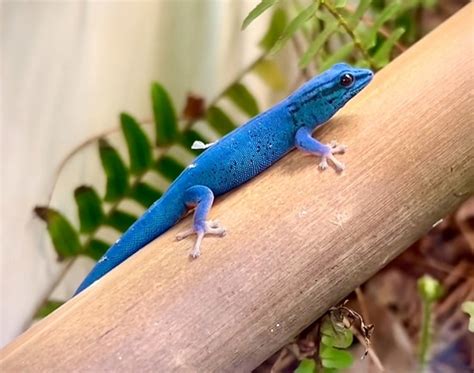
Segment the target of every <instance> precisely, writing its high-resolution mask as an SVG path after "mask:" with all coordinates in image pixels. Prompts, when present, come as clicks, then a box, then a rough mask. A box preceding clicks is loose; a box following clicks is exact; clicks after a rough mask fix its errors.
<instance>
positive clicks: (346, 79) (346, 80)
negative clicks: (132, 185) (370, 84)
mask: <svg viewBox="0 0 474 373" xmlns="http://www.w3.org/2000/svg"><path fill="white" fill-rule="evenodd" d="M340 83H341V85H342V86H343V87H346V88H347V87H350V86H351V85H352V84H354V75H352V74H348V73H346V74H344V75H343V76H341V81H340Z"/></svg>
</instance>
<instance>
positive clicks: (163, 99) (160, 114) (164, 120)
mask: <svg viewBox="0 0 474 373" xmlns="http://www.w3.org/2000/svg"><path fill="white" fill-rule="evenodd" d="M151 101H152V104H153V114H154V118H155V131H156V145H170V144H172V143H173V142H174V141H175V140H176V139H177V137H178V134H179V132H178V121H177V119H176V111H175V109H174V106H173V102H172V101H171V99H170V96H169V95H168V92H167V91H166V90H165V89H164V87H163V86H162V85H160V84H158V83H153V84H152V86H151Z"/></svg>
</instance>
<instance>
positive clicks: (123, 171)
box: [99, 139, 128, 202]
mask: <svg viewBox="0 0 474 373" xmlns="http://www.w3.org/2000/svg"><path fill="white" fill-rule="evenodd" d="M99 155H100V160H101V162H102V167H103V168H104V171H105V175H106V178H107V183H106V192H105V200H106V201H110V202H115V201H117V200H119V199H120V198H122V197H123V196H125V193H126V192H127V189H128V169H127V167H126V166H125V163H124V162H123V160H122V158H121V157H120V155H119V153H118V151H117V150H116V149H115V148H114V147H112V146H111V145H110V144H109V143H108V142H107V141H106V140H104V139H100V140H99Z"/></svg>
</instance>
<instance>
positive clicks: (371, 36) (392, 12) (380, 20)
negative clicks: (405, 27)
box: [361, 1, 401, 49]
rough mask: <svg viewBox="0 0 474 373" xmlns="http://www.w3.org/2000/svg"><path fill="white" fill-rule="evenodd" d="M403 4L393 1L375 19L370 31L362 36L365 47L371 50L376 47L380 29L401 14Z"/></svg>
mask: <svg viewBox="0 0 474 373" xmlns="http://www.w3.org/2000/svg"><path fill="white" fill-rule="evenodd" d="M400 8H401V4H400V2H399V1H393V2H391V3H390V5H388V6H387V7H386V8H384V9H383V10H382V12H381V13H380V14H379V15H378V17H377V18H376V19H375V21H374V23H373V24H372V25H371V26H370V28H369V30H368V31H367V32H366V33H364V34H362V35H361V40H362V43H363V45H364V46H365V47H366V48H367V49H370V48H372V47H374V46H375V43H376V40H377V33H378V31H379V29H380V28H381V27H382V26H383V25H384V23H385V22H387V21H388V20H390V19H392V18H394V17H395V16H396V14H397V13H398V12H399V10H400Z"/></svg>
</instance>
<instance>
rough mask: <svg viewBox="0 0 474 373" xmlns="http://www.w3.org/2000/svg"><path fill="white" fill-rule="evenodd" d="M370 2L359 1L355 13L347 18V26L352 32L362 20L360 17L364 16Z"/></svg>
mask: <svg viewBox="0 0 474 373" xmlns="http://www.w3.org/2000/svg"><path fill="white" fill-rule="evenodd" d="M371 1H372V0H360V1H359V5H357V9H356V10H355V12H354V13H353V14H352V15H351V16H350V17H348V19H347V23H348V24H349V27H350V28H351V29H352V30H353V29H355V28H356V26H357V25H358V24H359V22H360V21H361V20H362V17H363V16H364V14H365V12H366V11H367V9H369V6H370V3H371Z"/></svg>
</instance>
